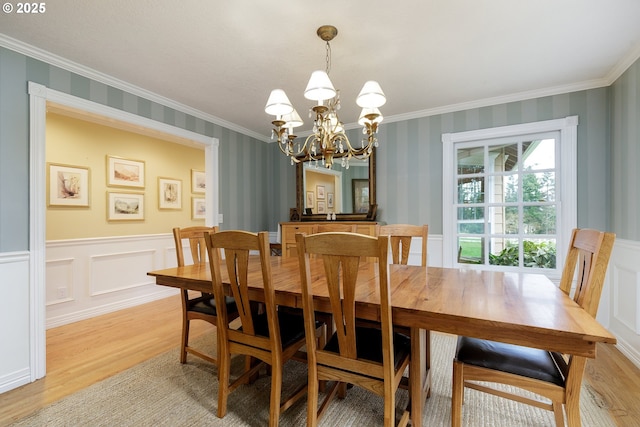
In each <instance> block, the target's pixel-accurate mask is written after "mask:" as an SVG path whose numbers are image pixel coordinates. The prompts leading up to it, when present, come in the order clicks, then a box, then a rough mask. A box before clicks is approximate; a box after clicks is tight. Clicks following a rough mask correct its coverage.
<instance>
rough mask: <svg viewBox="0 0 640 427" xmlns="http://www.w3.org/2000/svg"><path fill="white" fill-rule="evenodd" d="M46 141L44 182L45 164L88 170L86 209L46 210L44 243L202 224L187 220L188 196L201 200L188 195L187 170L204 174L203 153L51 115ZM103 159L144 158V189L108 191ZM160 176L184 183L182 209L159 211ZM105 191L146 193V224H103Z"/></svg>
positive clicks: (189, 216) (123, 222)
mask: <svg viewBox="0 0 640 427" xmlns="http://www.w3.org/2000/svg"><path fill="white" fill-rule="evenodd" d="M46 138H47V140H46V141H47V143H46V146H47V151H46V161H47V178H49V177H48V175H49V166H48V163H56V164H64V165H70V166H81V167H88V168H89V169H90V177H89V179H90V183H89V187H90V193H89V207H88V208H86V207H67V206H64V207H60V206H48V207H47V221H46V224H47V233H46V239H47V240H64V239H77V238H87V237H106V236H127V235H138V234H158V233H170V232H171V229H172V228H173V227H187V226H191V225H204V220H192V219H191V204H192V203H191V199H192V196H198V197H203V195H200V194H198V195H194V194H192V193H191V170H192V169H196V170H200V171H204V150H202V149H198V148H192V147H187V146H184V145H180V144H176V143H171V142H168V141H164V140H161V139H156V138H152V137H148V136H144V135H139V134H136V133H131V132H127V131H124V130H120V129H115V128H111V127H108V126H103V125H100V124H96V123H90V122H87V121H83V120H79V119H75V118H71V117H67V116H63V115H59V114H53V113H48V114H47V127H46ZM107 155H110V156H117V157H122V158H126V159H133V160H143V161H144V164H145V188H144V189H133V188H128V187H108V186H107V185H106V183H107V170H106V168H107ZM158 177H164V178H172V179H179V180H181V181H182V209H181V210H160V209H159V208H158V206H159V203H158ZM47 182H48V180H47ZM48 187H49V186H48V185H47V188H48ZM108 191H118V192H142V193H144V211H145V212H144V220H141V221H107V192H108ZM48 197H49V194H47V198H48ZM47 205H48V199H47Z"/></svg>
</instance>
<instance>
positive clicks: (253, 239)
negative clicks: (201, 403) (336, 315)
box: [205, 231, 324, 426]
mask: <svg viewBox="0 0 640 427" xmlns="http://www.w3.org/2000/svg"><path fill="white" fill-rule="evenodd" d="M205 241H206V245H207V250H208V253H209V265H210V268H211V277H212V285H213V291H214V294H215V297H216V299H218V300H220V299H222V298H224V295H225V290H224V286H225V284H223V276H222V269H223V267H222V263H221V262H222V254H224V260H225V262H224V265H226V270H225V271H226V275H227V277H228V279H227V280H228V282H229V286H230V288H231V293H232V294H233V296H234V299H235V303H236V310H237V312H238V313H239V317H240V322H241V323H242V326H241V327H240V328H238V329H233V328H231V327H230V326H229V318H228V308H227V307H225V306H222V307H220V310H219V311H218V335H219V336H220V337H221V338H220V340H219V342H220V347H221V348H220V351H219V355H220V359H219V364H218V378H219V389H218V413H217V415H218V417H220V418H222V417H224V416H225V414H226V412H227V400H228V397H229V394H230V393H231V392H233V390H235V389H236V388H237V387H238V386H239V385H241V384H244V383H247V382H248V381H249V380H250V379H251V378H252V377H254V376H255V374H257V373H258V370H259V369H260V368H261V367H262V366H263V365H265V364H266V365H268V366H269V367H270V371H271V397H270V408H269V425H270V426H277V425H278V421H279V419H280V413H281V412H283V411H285V410H286V409H287V408H289V407H290V406H291V405H293V404H294V403H295V402H296V401H297V400H299V399H300V398H301V397H303V396H304V394H305V391H306V385H302V386H301V387H300V388H299V389H298V390H296V391H295V392H293V393H292V394H291V396H290V397H288V398H287V399H286V400H285V401H284V402H282V403H281V390H282V374H283V365H284V363H285V362H287V361H288V360H290V359H292V358H295V357H297V358H300V359H303V360H306V354H305V353H302V352H300V349H301V348H302V347H304V345H305V325H304V319H303V317H302V313H301V312H300V311H299V312H298V313H294V312H291V311H290V310H279V309H278V306H277V305H276V301H275V290H274V287H273V283H272V279H271V264H270V260H269V257H270V249H269V235H268V233H267V232H260V233H257V234H256V233H250V232H246V231H221V232H218V233H210V234H207V235H206V236H205ZM252 252H253V253H256V252H257V253H258V254H259V260H257V261H256V262H259V263H260V269H261V273H262V274H261V279H260V285H262V286H263V289H264V294H263V298H261V300H262V301H263V304H264V310H263V311H262V312H259V311H257V310H254V309H253V307H255V304H254V301H252V300H250V298H249V285H250V283H249V277H248V271H249V268H250V262H253V261H250V255H251V253H252ZM312 333H313V334H314V337H315V338H316V339H320V337H321V335H322V334H323V333H324V325H323V324H316V325H315V326H314V328H313V332H312ZM232 354H243V355H246V356H250V357H252V358H255V359H257V360H258V361H259V362H260V363H253V364H252V363H245V364H244V372H243V373H242V374H240V375H239V377H238V378H236V379H235V380H234V381H233V382H231V383H230V370H231V355H232ZM247 409H249V408H247ZM251 409H252V410H253V409H254V408H251Z"/></svg>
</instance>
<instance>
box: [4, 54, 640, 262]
mask: <svg viewBox="0 0 640 427" xmlns="http://www.w3.org/2000/svg"><path fill="white" fill-rule="evenodd" d="M639 68H640V65H638V62H636V63H635V64H634V65H633V66H632V67H631V68H630V69H629V70H627V71H626V72H625V73H624V74H623V76H621V77H620V79H618V81H616V82H615V84H614V85H613V86H611V87H610V88H599V89H591V90H586V91H580V92H573V93H567V94H562V95H555V96H548V97H543V98H538V99H532V100H525V101H519V102H512V103H508V104H501V105H495V106H490V107H483V108H476V109H470V110H465V111H460V112H454V113H447V114H440V115H434V116H429V117H423V118H417V119H411V120H404V121H398V122H385V123H383V124H382V125H381V129H380V134H379V140H380V147H379V149H378V167H377V172H378V173H377V181H378V205H379V210H378V212H379V217H378V218H379V220H381V221H385V222H388V223H392V222H408V223H417V224H420V223H428V224H429V226H430V231H431V233H433V234H441V233H442V142H441V135H442V133H445V132H460V131H466V130H475V129H481V128H487V127H494V126H504V125H511V124H517V123H525V122H532V121H538V120H548V119H556V118H561V117H566V116H569V115H577V116H579V121H580V124H579V126H578V162H579V166H578V175H579V176H578V179H579V188H578V209H579V214H578V225H579V226H581V227H595V228H603V229H612V230H613V231H615V232H616V233H618V237H619V238H626V239H631V240H640V218H639V215H638V214H637V212H639V211H640V190H639V188H638V182H639V179H638V178H639V173H638V172H637V167H636V166H637V164H638V160H639V156H640V143H639V142H638V138H639V137H638V135H639V133H640V132H639V129H638V128H639V126H640V117H639V116H640V108H639V107H638V104H639V103H640V93H639V90H640V89H639V87H640V84H639V83H640V81H639V79H640V71H639ZM28 81H34V82H36V83H39V84H43V85H45V86H47V87H50V88H52V89H55V90H58V91H61V92H65V93H69V94H72V95H74V96H78V97H80V98H83V99H88V100H91V101H94V102H98V103H101V104H105V105H108V106H111V107H114V108H118V109H121V110H124V111H128V112H131V113H133V114H137V115H140V116H144V117H147V118H151V119H154V120H158V121H160V122H163V123H166V124H169V125H173V126H177V127H179V128H183V129H187V130H190V131H193V132H197V133H200V134H204V135H207V136H210V137H215V138H218V139H219V141H220V184H221V185H220V187H221V188H220V209H221V212H220V213H222V214H223V215H224V223H223V224H222V228H223V229H232V228H241V229H246V230H251V231H259V230H269V231H276V230H277V224H278V222H281V221H286V220H287V219H288V217H289V208H291V207H293V206H295V168H294V167H292V166H290V165H289V163H288V161H287V159H286V158H285V157H284V156H283V155H281V154H280V151H279V150H278V147H277V146H276V145H275V144H265V143H263V142H261V141H259V140H257V139H255V138H253V137H249V136H246V135H243V134H241V133H239V132H237V131H235V130H230V129H227V128H225V127H223V126H220V125H218V124H214V123H211V122H208V121H206V120H203V119H201V118H198V117H194V116H192V115H189V114H186V113H184V112H181V111H177V110H175V109H172V108H168V107H166V106H163V105H160V104H158V103H156V102H153V101H150V100H147V99H144V98H142V97H140V96H136V95H133V94H130V93H127V92H125V91H123V90H120V89H116V88H113V87H109V86H107V85H105V84H103V83H100V82H97V81H94V80H91V79H89V78H86V77H83V76H80V75H77V74H75V73H72V72H69V71H66V70H63V69H61V68H59V67H56V66H53V65H50V64H47V63H45V62H43V61H40V60H36V59H32V58H29V57H27V56H25V55H23V54H20V53H16V52H14V51H11V50H9V49H6V48H0V252H10V251H19V250H26V249H28V240H29V239H28V236H29V229H28V228H29V223H28V216H27V215H26V212H28V208H29V185H28V180H29V179H28V177H29V171H28V166H29V105H28V99H29V98H28V93H27V82H28ZM256 114H261V112H256ZM349 136H350V138H353V140H359V138H360V130H357V129H356V130H351V131H349Z"/></svg>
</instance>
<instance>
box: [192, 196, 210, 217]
mask: <svg viewBox="0 0 640 427" xmlns="http://www.w3.org/2000/svg"><path fill="white" fill-rule="evenodd" d="M206 214H207V205H206V202H205V198H204V197H192V198H191V219H205V218H206Z"/></svg>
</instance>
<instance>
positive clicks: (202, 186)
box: [191, 169, 207, 194]
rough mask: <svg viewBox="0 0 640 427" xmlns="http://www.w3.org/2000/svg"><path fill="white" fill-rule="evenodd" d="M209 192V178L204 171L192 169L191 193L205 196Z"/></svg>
mask: <svg viewBox="0 0 640 427" xmlns="http://www.w3.org/2000/svg"><path fill="white" fill-rule="evenodd" d="M206 191H207V176H206V174H205V172H204V171H200V170H196V169H191V192H192V193H195V194H204V193H205V192H206Z"/></svg>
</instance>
